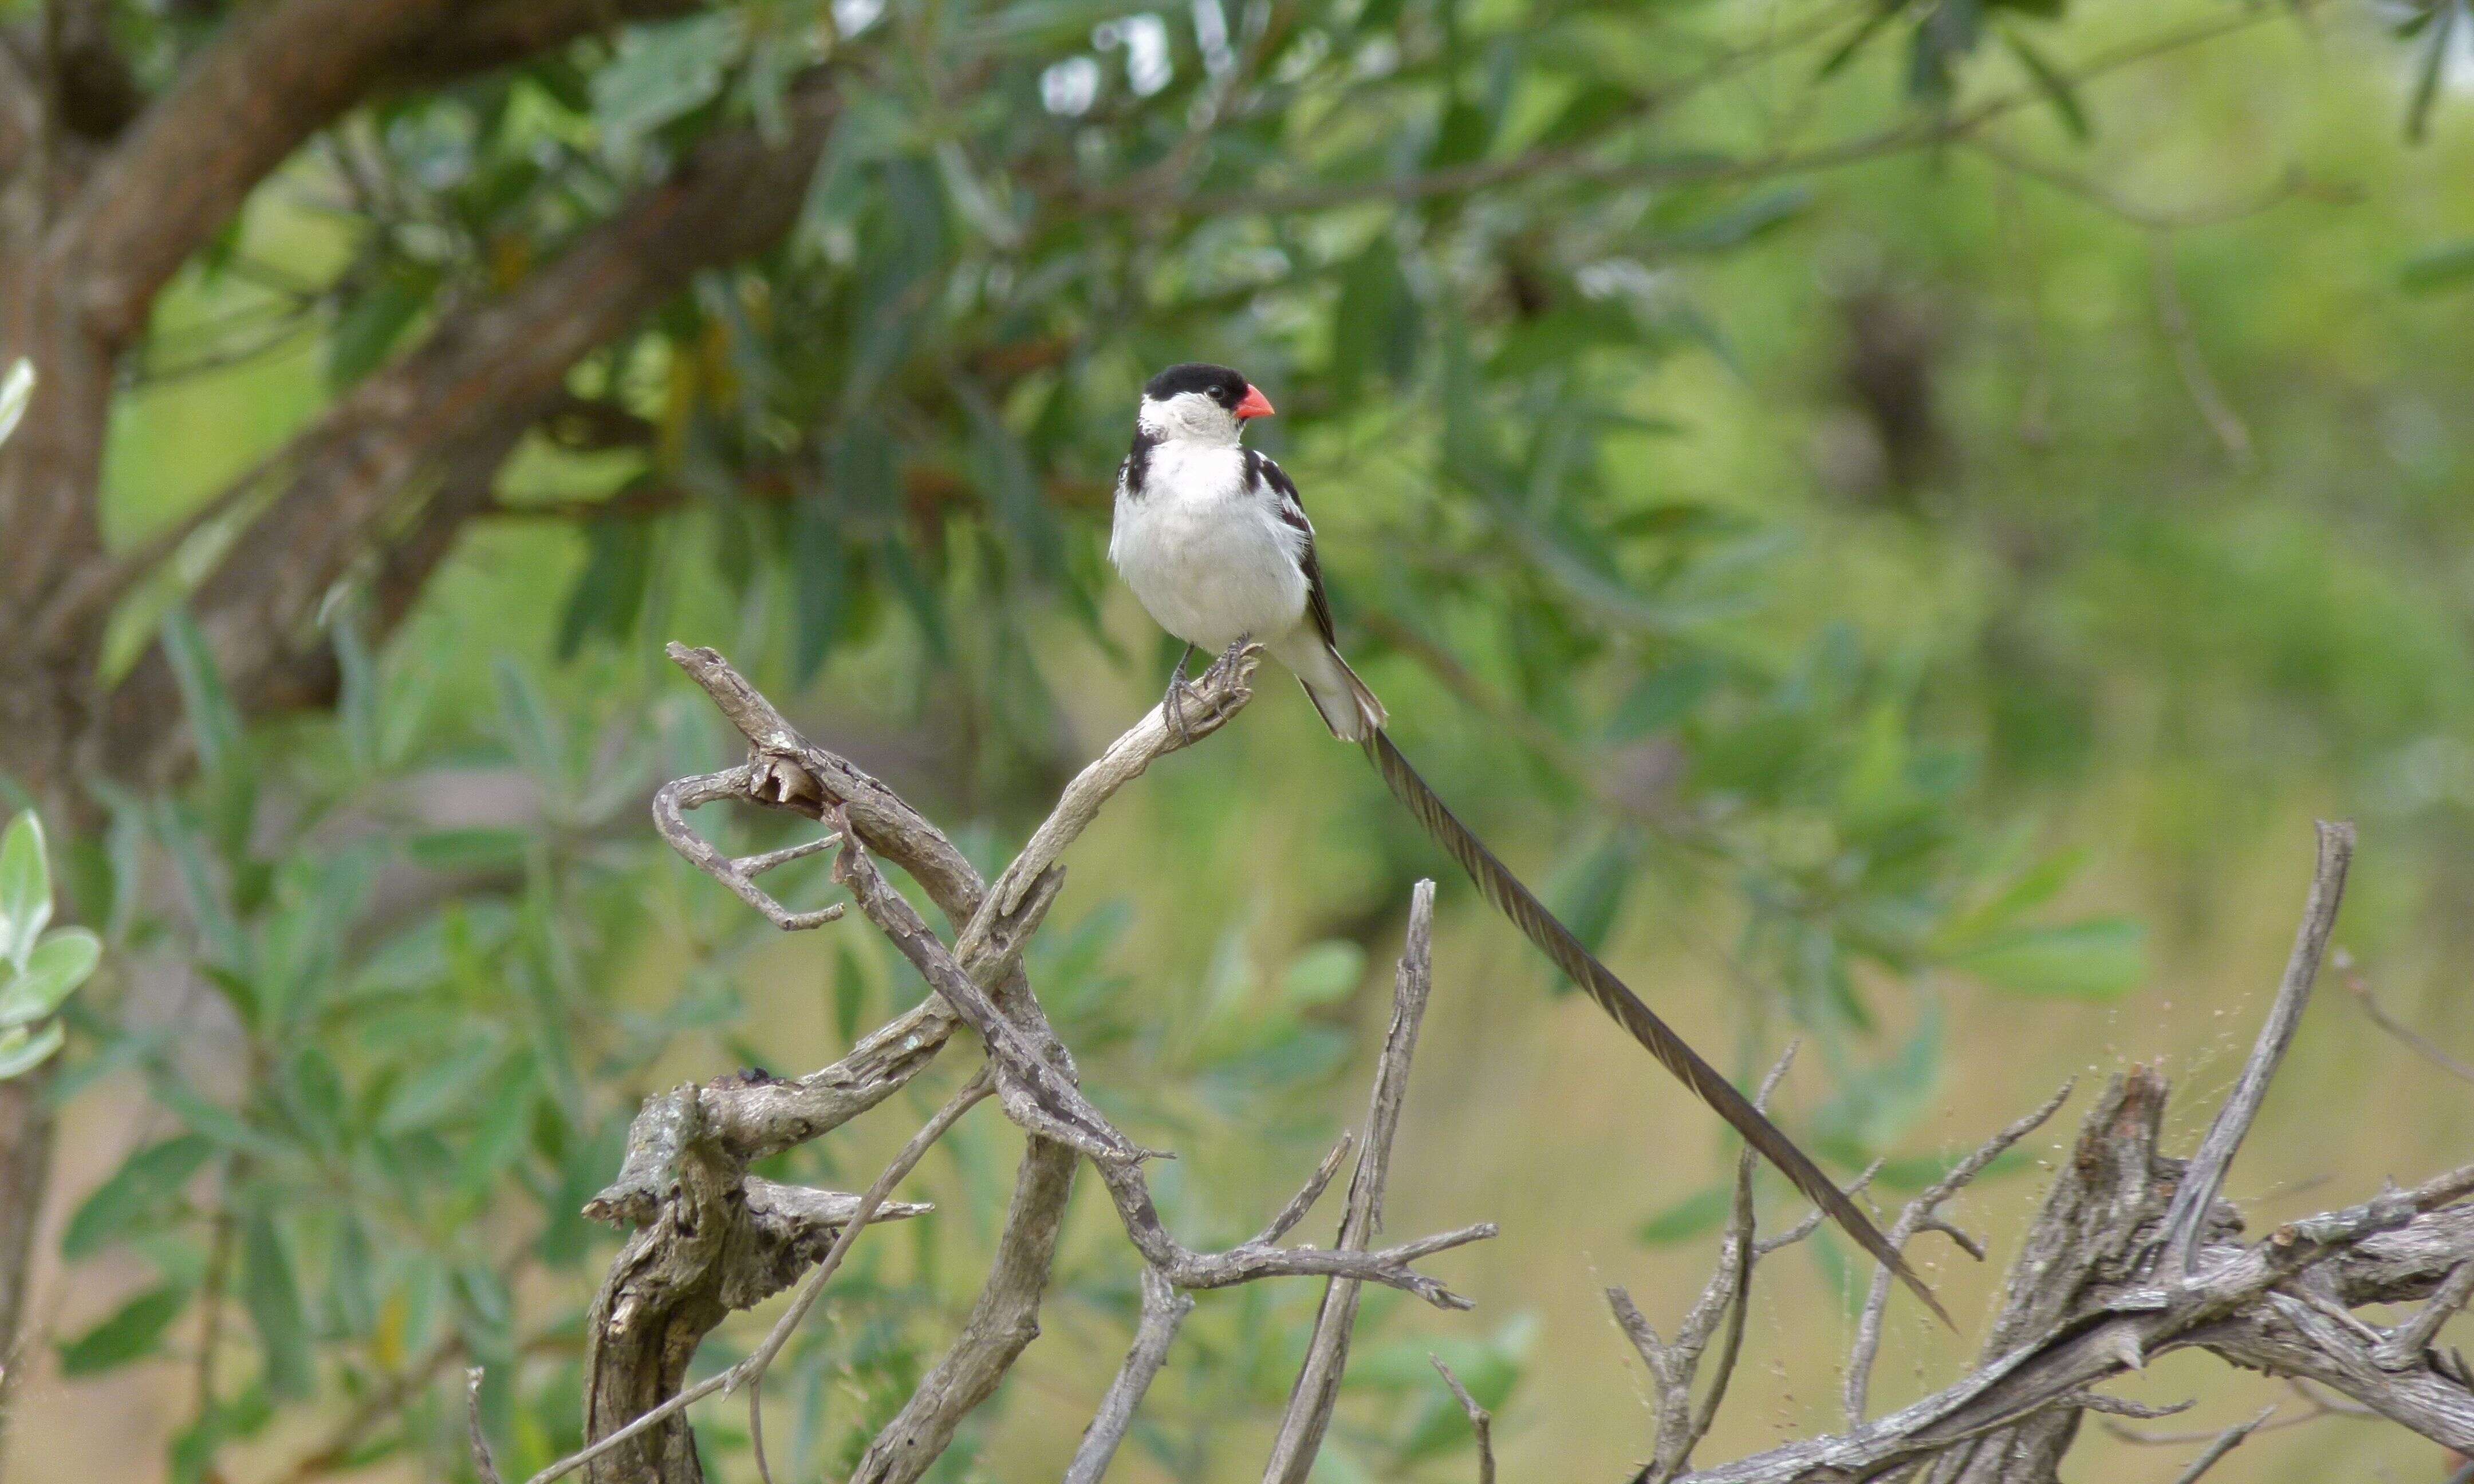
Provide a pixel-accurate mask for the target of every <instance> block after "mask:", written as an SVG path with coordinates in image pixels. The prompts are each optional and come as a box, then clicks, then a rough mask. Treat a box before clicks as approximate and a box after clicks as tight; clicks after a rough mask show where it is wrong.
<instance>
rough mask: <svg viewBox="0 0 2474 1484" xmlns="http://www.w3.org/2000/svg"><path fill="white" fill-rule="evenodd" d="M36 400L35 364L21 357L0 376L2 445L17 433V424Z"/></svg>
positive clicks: (0, 437) (0, 431) (0, 433)
mask: <svg viewBox="0 0 2474 1484" xmlns="http://www.w3.org/2000/svg"><path fill="white" fill-rule="evenodd" d="M34 400H35V363H34V362H32V361H29V360H27V359H26V358H25V357H24V356H22V355H21V356H19V357H18V358H17V359H16V361H15V362H14V363H13V364H12V365H11V366H10V368H9V374H8V375H6V376H0V443H7V442H8V441H9V435H10V434H12V433H14V432H16V431H17V423H18V422H19V420H20V419H23V418H24V417H25V416H26V408H27V407H28V406H29V405H30V404H32V403H33V401H34Z"/></svg>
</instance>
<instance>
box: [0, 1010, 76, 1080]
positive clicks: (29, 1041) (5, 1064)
mask: <svg viewBox="0 0 2474 1484" xmlns="http://www.w3.org/2000/svg"><path fill="white" fill-rule="evenodd" d="M67 1035H68V1030H67V1028H66V1027H65V1026H63V1025H61V1022H60V1021H58V1020H54V1021H53V1022H52V1023H51V1024H49V1025H46V1026H44V1027H43V1028H42V1029H41V1030H39V1031H36V1032H35V1033H34V1034H32V1035H29V1034H27V1031H26V1028H25V1027H24V1026H22V1025H21V1026H18V1027H17V1028H16V1029H15V1030H12V1031H0V1082H6V1081H8V1080H9V1079H10V1078H12V1077H17V1076H22V1075H24V1074H25V1073H27V1072H30V1071H33V1070H34V1069H35V1068H36V1067H37V1066H40V1065H43V1059H44V1058H45V1057H48V1056H50V1055H51V1054H52V1053H53V1052H55V1051H58V1050H59V1049H61V1041H62V1040H63V1039H65V1038H66V1037H67Z"/></svg>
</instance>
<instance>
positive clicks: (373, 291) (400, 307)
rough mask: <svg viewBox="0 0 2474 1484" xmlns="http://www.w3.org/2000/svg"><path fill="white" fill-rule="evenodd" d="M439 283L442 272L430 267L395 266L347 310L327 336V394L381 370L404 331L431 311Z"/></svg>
mask: <svg viewBox="0 0 2474 1484" xmlns="http://www.w3.org/2000/svg"><path fill="white" fill-rule="evenodd" d="M439 281H440V274H439V271H438V270H437V269H435V268H432V267H429V266H428V265H426V264H418V263H402V262H398V263H390V264H389V265H387V267H386V268H385V269H383V270H382V271H381V272H380V273H379V274H378V276H377V280H376V282H375V283H372V284H371V285H370V286H369V287H367V288H366V289H364V290H362V291H361V294H360V296H359V297H358V298H356V299H353V300H352V302H351V303H350V304H348V305H346V306H345V309H344V312H343V313H342V314H340V315H337V316H336V317H335V327H334V328H333V329H332V330H330V331H328V332H327V388H328V390H330V391H341V390H343V389H344V388H346V387H349V386H351V385H352V383H354V382H356V381H358V380H360V379H361V378H362V377H364V376H366V375H368V374H369V373H370V372H372V371H376V370H377V369H378V367H379V365H380V364H381V363H383V362H384V361H385V360H386V358H387V352H388V351H390V350H393V349H394V348H395V346H396V342H397V341H399V340H400V339H402V338H403V332H404V329H405V327H406V326H408V325H410V324H411V323H412V322H413V320H414V319H415V318H416V317H418V316H419V315H420V313H421V311H422V310H424V309H425V308H427V307H428V305H429V300H430V299H431V297H432V296H433V295H435V294H436V293H437V292H438V284H439Z"/></svg>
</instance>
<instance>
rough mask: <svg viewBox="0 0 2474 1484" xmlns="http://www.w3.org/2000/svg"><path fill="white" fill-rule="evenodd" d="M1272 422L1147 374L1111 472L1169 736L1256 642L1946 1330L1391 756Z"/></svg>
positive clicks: (1488, 888) (1724, 1094)
mask: <svg viewBox="0 0 2474 1484" xmlns="http://www.w3.org/2000/svg"><path fill="white" fill-rule="evenodd" d="M1271 415H1272V404H1271V401H1270V400H1269V399H1268V398H1266V397H1265V396H1264V395H1263V394H1262V393H1261V392H1260V391H1258V390H1256V389H1255V387H1254V386H1253V384H1252V383H1250V382H1249V381H1248V380H1247V379H1246V378H1245V377H1244V376H1242V375H1239V374H1238V373H1237V372H1236V371H1231V370H1229V369H1228V368H1227V367H1225V366H1210V365H1201V364H1188V365H1182V366H1172V367H1170V368H1169V369H1168V370H1166V371H1161V372H1160V373H1159V374H1158V375H1156V376H1153V377H1152V379H1151V381H1150V382H1149V383H1148V384H1146V385H1145V386H1144V388H1143V399H1142V404H1141V407H1140V409H1139V410H1138V411H1137V412H1136V413H1135V415H1134V441H1133V447H1132V448H1131V449H1130V450H1129V451H1128V453H1127V455H1126V462H1125V463H1124V465H1122V466H1121V467H1119V469H1118V472H1117V508H1116V518H1115V522H1114V524H1113V525H1112V526H1111V528H1110V530H1109V535H1108V560H1109V561H1110V562H1112V563H1114V564H1115V566H1116V568H1117V571H1118V572H1119V573H1120V574H1121V575H1123V576H1124V578H1125V579H1126V585H1127V586H1129V587H1131V588H1132V589H1133V590H1134V596H1135V597H1136V598H1138V599H1140V600H1141V602H1142V605H1143V607H1144V608H1145V609H1146V610H1149V611H1150V613H1151V615H1152V618H1153V619H1155V620H1157V621H1158V623H1159V625H1160V627H1161V628H1163V629H1166V630H1167V631H1168V632H1169V633H1170V634H1174V635H1175V636H1176V637H1177V638H1180V639H1183V640H1184V641H1185V643H1186V650H1185V653H1184V655H1183V656H1182V657H1180V658H1178V660H1177V665H1176V673H1175V674H1174V675H1173V676H1171V678H1170V680H1169V688H1168V695H1167V697H1166V699H1165V701H1164V702H1163V705H1164V706H1166V707H1167V709H1168V711H1169V715H1170V719H1171V722H1172V724H1173V725H1178V726H1182V724H1183V723H1182V711H1181V706H1182V701H1183V698H1184V696H1185V694H1186V692H1187V685H1186V682H1185V665H1186V660H1187V659H1190V658H1192V657H1193V653H1194V650H1195V649H1196V648H1197V647H1200V648H1201V649H1203V650H1206V651H1214V652H1225V653H1224V654H1223V660H1222V662H1225V659H1226V658H1228V657H1229V656H1233V655H1234V654H1235V653H1236V652H1237V651H1238V649H1239V648H1240V647H1241V646H1243V645H1244V644H1246V643H1248V642H1249V641H1250V642H1253V643H1258V644H1260V645H1262V646H1263V647H1264V648H1265V649H1266V650H1268V651H1269V652H1270V653H1271V655H1272V657H1273V658H1275V659H1277V660H1279V661H1280V663H1282V664H1284V665H1286V666H1287V667H1288V668H1289V670H1290V671H1291V672H1292V673H1294V674H1295V675H1296V676H1297V678H1298V681H1299V682H1301V683H1302V684H1303V685H1304V686H1305V691H1306V695H1307V696H1308V697H1309V698H1310V699H1311V700H1312V701H1313V702H1314V706H1315V709H1316V710H1317V711H1318V712H1320V713H1321V714H1322V720H1323V725H1324V726H1326V727H1328V728H1330V729H1331V733H1332V735H1333V736H1336V737H1339V738H1341V739H1342V740H1343V741H1346V742H1355V743H1357V744H1358V745H1359V746H1361V747H1363V748H1364V749H1365V750H1366V754H1367V756H1368V758H1369V759H1370V760H1371V761H1372V762H1373V764H1374V769H1375V771H1376V772H1377V773H1378V774H1380V775H1381V776H1382V778H1383V781H1384V783H1385V785H1386V786H1388V787H1389V788H1390V789H1391V790H1392V793H1393V795H1394V797H1395V798H1397V799H1398V800H1399V801H1400V802H1401V803H1402V804H1403V805H1404V806H1406V807H1407V809H1408V810H1409V812H1410V813H1411V814H1412V815H1415V816H1416V817H1417V820H1418V823H1419V824H1420V825H1422V826H1425V828H1426V831H1427V833H1429V834H1431V835H1433V836H1434V837H1435V841H1436V843H1437V844H1439V845H1441V846H1442V847H1443V850H1445V851H1446V852H1447V853H1449V854H1450V855H1451V857H1452V858H1453V859H1454V860H1456V861H1458V862H1459V863H1460V865H1461V868H1462V869H1463V870H1465V871H1467V873H1468V874H1469V878H1470V879H1471V880H1472V881H1474V882H1476V883H1477V887H1478V890H1479V891H1480V892H1482V893H1484V894H1485V896H1486V898H1487V899H1488V900H1489V901H1491V902H1492V903H1494V905H1495V907H1496V909H1497V910H1499V911H1501V912H1502V913H1503V915H1504V916H1505V917H1507V918H1509V919H1510V920H1511V921H1512V922H1513V925H1515V926H1516V927H1518V928H1519V929H1520V930H1521V932H1522V933H1524V934H1526V935H1527V936H1528V938H1529V940H1530V941H1531V942H1532V943H1535V944H1536V945H1538V946H1539V947H1540V949H1541V950H1543V951H1544V953H1545V954H1546V956H1547V958H1549V959H1551V960H1552V961H1553V962H1554V964H1555V967H1556V968H1558V969H1562V970H1563V971H1564V973H1566V974H1568V975H1570V976H1571V979H1572V981H1573V982H1574V983H1576V984H1578V985H1580V986H1581V987H1582V988H1583V989H1584V990H1587V991H1588V992H1589V997H1590V998H1592V999H1594V1000H1596V1001H1597V1003H1598V1005H1599V1007H1600V1008H1601V1009H1603V1010H1605V1011H1606V1013H1607V1014H1608V1015H1609V1016H1612V1017H1613V1018H1614V1020H1615V1023H1616V1024H1618V1025H1620V1026H1622V1027H1623V1028H1624V1029H1625V1030H1626V1031H1628V1032H1630V1033H1631V1035H1632V1036H1633V1038H1634V1039H1635V1040H1637V1041H1639V1042H1640V1043H1641V1044H1642V1045H1643V1046H1645V1047H1647V1048H1648V1050H1649V1053H1650V1054H1651V1055H1652V1056H1654V1057H1656V1058H1658V1060H1659V1061H1660V1062H1661V1064H1662V1065H1664V1066H1665V1067H1666V1069H1667V1070H1668V1071H1670V1072H1672V1073H1674V1074H1675V1076H1676V1077H1678V1078H1679V1079H1681V1080H1682V1081H1683V1083H1684V1085H1685V1086H1686V1087H1687V1088H1689V1089H1692V1091H1693V1093H1694V1094H1695V1095H1697V1096H1699V1097H1700V1099H1701V1100H1702V1101H1703V1102H1705V1103H1707V1104H1709V1105H1710V1107H1711V1108H1712V1109H1714V1110H1715V1111H1716V1112H1717V1113H1718V1115H1719V1116H1720V1117H1723V1118H1725V1119H1726V1120H1727V1121H1728V1122H1729V1123H1730V1124H1732V1125H1734V1128H1735V1130H1736V1132H1738V1133H1740V1134H1742V1135H1743V1137H1744V1138H1745V1141H1746V1142H1748V1143H1750V1144H1751V1145H1752V1146H1753V1147H1754V1148H1755V1149H1757V1150H1758V1151H1760V1153H1761V1155H1762V1157H1763V1158H1765V1159H1767V1160H1768V1161H1770V1162H1771V1163H1772V1164H1775V1165H1777V1166H1778V1167H1779V1169H1780V1171H1781V1172H1783V1174H1784V1175H1785V1176H1786V1177H1787V1178H1788V1179H1789V1180H1791V1181H1793V1182H1794V1183H1795V1185H1796V1188H1798V1189H1799V1190H1802V1191H1803V1192H1804V1193H1805V1195H1806V1196H1807V1197H1808V1198H1809V1199H1810V1200H1812V1201H1813V1202H1814V1203H1815V1204H1816V1205H1818V1206H1820V1207H1821V1208H1822V1209H1824V1210H1826V1211H1828V1212H1829V1213H1830V1215H1831V1219H1832V1220H1834V1221H1836V1222H1837V1223H1838V1224H1839V1226H1841V1227H1842V1228H1844V1229H1845V1230H1846V1232H1847V1233H1848V1235H1850V1236H1852V1237H1854V1238H1855V1239H1856V1242H1857V1243H1858V1244H1860V1245H1861V1246H1862V1247H1863V1248H1864V1250H1865V1251H1866V1252H1869V1253H1871V1254H1872V1255H1873V1256H1874V1257H1877V1258H1879V1259H1880V1261H1881V1262H1882V1263H1883V1264H1884V1265H1885V1266H1887V1267H1888V1268H1889V1269H1890V1271H1892V1272H1894V1273H1896V1274H1898V1275H1899V1277H1900V1278H1901V1279H1902V1280H1904V1281H1905V1282H1906V1284H1907V1286H1908V1287H1910V1288H1912V1289H1913V1290H1915V1292H1916V1293H1917V1294H1918V1295H1919V1296H1920V1297H1922V1298H1923V1300H1924V1301H1925V1303H1926V1304H1928V1305H1930V1306H1931V1308H1932V1310H1933V1312H1934V1313H1935V1314H1937V1315H1941V1316H1942V1318H1943V1319H1944V1321H1945V1322H1947V1321H1948V1318H1949V1316H1948V1315H1947V1314H1944V1313H1943V1311H1942V1307H1941V1305H1940V1304H1938V1303H1936V1302H1935V1301H1934V1299H1933V1296H1932V1294H1931V1292H1930V1290H1928V1289H1927V1288H1926V1287H1925V1285H1924V1282H1923V1281H1922V1280H1920V1279H1919V1278H1917V1277H1916V1275H1915V1273H1914V1271H1913V1270H1912V1269H1910V1268H1909V1267H1908V1266H1907V1263H1906V1261H1905V1259H1904V1258H1903V1257H1901V1256H1900V1255H1899V1252H1898V1250H1897V1249H1895V1248H1893V1247H1892V1246H1891V1245H1890V1244H1889V1242H1888V1240H1887V1239H1885V1238H1884V1237H1883V1236H1882V1235H1881V1233H1880V1231H1878V1230H1877V1229H1876V1228H1875V1227H1874V1225H1873V1222H1872V1221H1871V1219H1870V1218H1868V1217H1867V1216H1866V1215H1865V1214H1864V1212H1863V1211H1862V1210H1861V1209H1858V1208H1857V1207H1856V1203H1855V1202H1853V1201H1851V1200H1849V1199H1848V1198H1847V1196H1846V1194H1845V1193H1844V1192H1842V1191H1841V1190H1840V1189H1839V1188H1838V1186H1837V1185H1834V1184H1833V1183H1831V1179H1830V1177H1829V1176H1828V1175H1826V1174H1824V1173H1823V1172H1822V1170H1821V1168H1820V1166H1818V1165H1816V1164H1814V1163H1813V1162H1812V1161H1811V1160H1810V1159H1809V1158H1807V1156H1806V1155H1805V1153H1804V1151H1803V1150H1801V1149H1798V1148H1797V1147H1796V1146H1795V1144H1794V1142H1793V1141H1792V1140H1790V1139H1789V1138H1788V1137H1786V1136H1785V1135H1784V1134H1783V1133H1781V1132H1780V1131H1779V1129H1778V1126H1777V1125H1776V1124H1773V1123H1771V1122H1770V1120H1769V1119H1768V1118H1767V1117H1765V1116H1763V1115H1762V1113H1761V1112H1760V1110H1758V1109H1757V1108H1755V1107H1754V1106H1753V1105H1752V1102H1751V1100H1750V1099H1748V1098H1746V1097H1745V1096H1744V1094H1743V1093H1742V1092H1740V1091H1738V1090H1737V1089H1736V1088H1735V1086H1734V1084H1733V1083H1731V1082H1729V1081H1728V1080H1727V1079H1726V1078H1724V1077H1722V1076H1720V1075H1719V1074H1718V1071H1717V1068H1715V1067H1713V1066H1711V1065H1710V1064H1709V1063H1708V1062H1707V1061H1705V1060H1703V1059H1702V1057H1701V1055H1700V1053H1698V1052H1696V1051H1694V1050H1693V1049H1692V1048H1691V1047H1690V1046H1689V1045H1687V1044H1686V1043H1685V1041H1684V1039H1683V1038H1682V1037H1680V1036H1678V1035H1676V1034H1675V1032H1674V1030H1673V1029H1672V1028H1670V1027H1669V1026H1668V1025H1667V1024H1666V1022H1665V1021H1663V1020H1661V1019H1660V1018H1659V1017H1658V1016H1657V1015H1656V1014H1655V1013H1654V1012H1652V1011H1651V1010H1650V1008H1649V1007H1648V1006H1647V1005H1645V1004H1643V1003H1641V1000H1640V997H1639V996H1638V995H1637V994H1635V993H1633V992H1632V991H1631V990H1630V989H1628V988H1626V987H1625V985H1624V983H1623V981H1622V980H1620V979H1618V978H1616V977H1615V976H1614V974H1613V972H1612V971H1611V970H1610V969H1608V968H1607V967H1606V966H1605V965H1604V964H1601V963H1599V962H1598V960H1597V958H1596V956H1595V955H1593V954H1591V953H1590V952H1589V949H1588V948H1586V947H1584V946H1583V945H1582V944H1581V941H1580V940H1579V939H1577V938H1575V937H1573V936H1572V932H1571V929H1569V928H1567V927H1565V926H1564V924H1563V923H1562V922H1558V921H1556V919H1555V916H1554V914H1552V913H1550V912H1548V911H1547V910H1546V908H1545V906H1544V904H1542V903H1541V902H1540V901H1539V900H1538V898H1537V896H1536V894H1534V893H1532V892H1531V891H1530V890H1529V888H1528V887H1526V886H1524V885H1522V884H1521V882H1520V878H1519V877H1517V876H1516V875H1514V874H1512V872H1511V870H1510V868H1508V867H1506V866H1505V865H1504V864H1503V862H1501V861H1500V860H1497V859H1496V858H1495V856H1494V853H1493V852H1492V850H1488V849H1487V848H1486V846H1485V844H1484V843H1483V842H1481V841H1480V840H1479V839H1478V838H1477V836H1475V835H1474V834H1471V833H1470V832H1469V830H1468V826H1465V825H1463V824H1462V823H1461V822H1460V821H1459V820H1458V819H1457V818H1455V817H1454V816H1453V814H1452V811H1451V810H1450V809H1448V808H1446V807H1445V806H1444V804H1443V800H1442V799H1440V798H1438V797H1437V796H1436V794H1435V791H1434V790H1433V789H1432V788H1431V787H1429V786H1428V785H1427V783H1426V780H1425V779H1424V778H1419V776H1418V772H1417V770H1416V769H1414V768H1412V767H1410V766H1409V760H1408V759H1407V758H1406V757H1403V756H1402V755H1400V750H1399V749H1398V748H1396V747H1395V746H1394V745H1393V743H1392V739H1391V737H1390V736H1388V735H1387V734H1386V733H1385V732H1384V730H1383V729H1384V726H1385V724H1386V722H1387V720H1388V719H1389V718H1388V717H1387V714H1386V713H1385V711H1384V709H1383V703H1382V702H1381V701H1379V700H1377V699H1375V696H1374V692H1373V691H1371V690H1370V689H1368V688H1367V685H1366V682H1364V681H1362V680H1359V679H1358V677H1357V672H1356V671H1354V670H1352V669H1350V668H1349V667H1348V661H1347V660H1346V659H1344V658H1341V653H1340V643H1339V639H1338V637H1337V636H1336V634H1334V632H1333V629H1332V621H1331V603H1330V600H1329V599H1328V598H1327V597H1326V596H1325V594H1324V591H1323V582H1322V567H1321V566H1320V565H1319V564H1318V563H1317V562H1316V560H1315V543H1314V523H1313V522H1312V521H1310V520H1308V519H1307V518H1306V513H1305V508H1304V506H1303V505H1301V504H1300V503H1299V502H1298V487H1297V485H1296V483H1295V482H1294V481H1292V480H1291V479H1290V478H1289V476H1288V475H1287V474H1285V473H1283V472H1282V471H1281V469H1280V467H1279V466H1278V465H1276V464H1274V463H1273V462H1272V461H1271V460H1270V459H1267V458H1265V457H1263V455H1262V454H1261V453H1259V452H1257V451H1255V450H1254V449H1251V448H1249V447H1247V446H1246V445H1245V441H1244V435H1245V429H1246V424H1247V422H1248V421H1249V420H1251V419H1255V418H1268V417H1270V416H1271Z"/></svg>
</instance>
